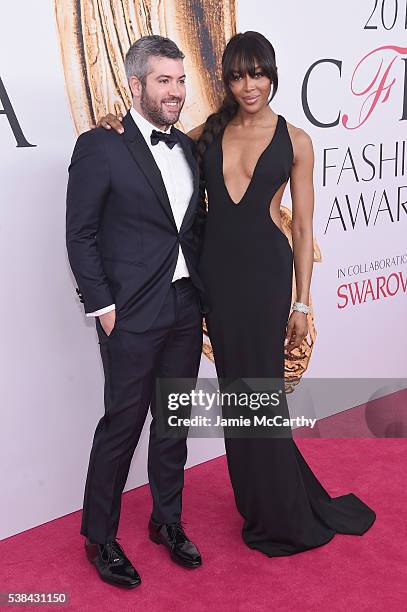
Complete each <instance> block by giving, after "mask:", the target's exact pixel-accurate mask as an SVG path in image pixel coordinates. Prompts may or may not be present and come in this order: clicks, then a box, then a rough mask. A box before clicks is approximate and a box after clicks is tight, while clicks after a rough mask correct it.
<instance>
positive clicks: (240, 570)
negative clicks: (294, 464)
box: [0, 439, 407, 612]
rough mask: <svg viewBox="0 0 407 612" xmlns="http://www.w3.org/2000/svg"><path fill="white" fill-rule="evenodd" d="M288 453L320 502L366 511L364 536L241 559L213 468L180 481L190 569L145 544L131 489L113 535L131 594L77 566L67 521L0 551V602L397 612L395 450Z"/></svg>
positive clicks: (400, 559) (406, 497) (402, 518)
mask: <svg viewBox="0 0 407 612" xmlns="http://www.w3.org/2000/svg"><path fill="white" fill-rule="evenodd" d="M298 445H299V447H300V448H301V451H302V452H303V454H304V456H305V457H306V459H307V461H308V462H309V463H310V465H311V467H312V468H313V470H314V471H315V473H316V474H317V475H318V477H319V478H320V480H321V481H322V483H323V484H324V485H325V486H326V488H327V489H328V491H329V493H330V494H331V495H341V494H343V493H347V492H349V491H352V492H354V493H355V494H357V495H360V496H361V497H362V499H363V500H364V501H365V502H366V503H368V504H369V505H370V506H371V507H372V508H374V510H375V511H376V513H377V519H376V523H375V524H374V525H373V527H372V528H371V530H370V531H369V532H368V533H366V534H365V535H364V536H362V537H357V536H343V535H342V536H341V535H336V536H335V537H334V539H333V540H332V541H331V542H329V543H328V544H327V545H325V546H322V547H321V548H318V549H315V550H312V551H307V552H304V553H301V554H298V555H294V556H292V557H282V558H272V559H270V558H268V557H265V556H264V555H262V554H261V553H259V552H257V551H253V550H249V549H248V548H247V547H246V546H245V545H244V543H243V541H242V540H241V538H240V528H241V519H240V517H239V516H238V514H237V512H236V510H235V506H234V501H233V497H232V492H231V488H230V484H229V481H228V476H227V468H226V463H225V458H224V457H221V458H220V459H215V460H213V461H209V462H207V463H205V464H202V465H200V466H197V467H195V468H192V469H190V470H188V471H187V473H186V490H185V495H184V520H185V521H186V531H187V533H188V534H189V535H190V537H191V539H193V540H194V541H195V542H196V543H197V544H198V546H199V548H200V549H201V552H202V556H203V560H204V564H203V566H202V567H201V568H199V569H197V570H192V571H191V570H186V569H183V568H181V567H178V566H176V565H175V564H173V563H172V562H171V561H170V559H169V557H168V554H167V552H166V550H165V549H164V548H163V547H162V546H156V545H154V544H153V543H151V542H150V541H149V540H148V538H147V532H146V525H147V520H148V516H149V511H150V495H149V490H148V488H147V487H141V488H139V489H135V490H133V491H130V492H129V493H127V494H125V496H124V499H123V508H122V520H121V525H120V533H119V537H120V538H121V543H122V544H123V546H124V548H125V551H126V553H127V554H128V556H129V557H130V559H131V560H132V561H133V562H134V564H135V566H136V568H137V569H138V571H139V572H140V574H141V576H142V580H143V583H142V585H141V586H140V587H139V588H137V589H135V590H133V591H125V590H121V589H120V590H119V589H117V588H115V587H112V586H110V585H107V584H105V583H103V582H102V581H101V580H100V579H99V577H98V575H97V574H96V570H95V569H94V568H93V567H92V566H91V565H90V564H89V563H88V561H87V560H86V558H85V555H84V552H83V539H82V537H81V536H79V535H78V534H79V525H80V513H79V512H76V513H74V514H71V515H69V516H66V517H64V518H62V519H59V520H55V521H52V522H50V523H47V524H46V525H43V526H41V527H37V528H35V529H31V530H29V531H27V532H25V533H22V534H19V535H17V536H14V537H11V538H8V539H7V540H3V541H2V542H0V559H1V574H2V578H1V584H0V591H2V592H4V591H13V592H22V591H25V592H33V591H34V592H39V591H42V592H49V591H52V592H62V591H65V592H67V593H68V594H69V598H70V601H69V604H68V605H66V606H64V609H65V610H66V609H70V610H78V611H79V610H80V611H81V612H82V611H86V610H98V611H99V612H103V611H110V610H115V611H118V612H124V611H127V610H137V611H138V610H142V611H143V612H155V611H164V610H177V611H178V610H179V611H184V610H185V611H186V610H188V611H195V610H196V611H198V610H202V611H203V610H208V609H212V610H213V611H214V612H219V611H223V610H226V611H231V612H232V611H233V612H234V611H239V612H246V611H247V612H255V611H258V610H259V611H260V610H261V611H263V610H290V611H297V610H299V611H308V610H310V611H311V610H312V611H316V610H330V611H331V610H334V611H336V610H337V611H341V612H343V611H344V610H346V611H347V612H353V611H356V610H357V611H358V612H362V611H364V610H366V611H367V610H369V611H371V610H386V611H388V612H390V611H393V610H400V611H401V610H406V608H407V603H406V602H407V524H406V523H407V521H406V519H407V511H406V508H407V487H406V472H407V444H406V440H396V439H387V440H386V439H380V440H372V439H368V440H366V439H364V440H362V439H356V440H350V439H345V440H335V439H329V440H318V439H302V440H299V441H298ZM265 469H269V470H271V469H273V468H272V466H265ZM52 608H57V606H50V609H52ZM7 609H9V610H12V609H16V610H17V609H19V610H21V609H24V610H38V609H39V607H38V606H32V605H30V606H24V607H22V606H18V607H17V606H9V607H7ZM58 609H61V606H59V607H58Z"/></svg>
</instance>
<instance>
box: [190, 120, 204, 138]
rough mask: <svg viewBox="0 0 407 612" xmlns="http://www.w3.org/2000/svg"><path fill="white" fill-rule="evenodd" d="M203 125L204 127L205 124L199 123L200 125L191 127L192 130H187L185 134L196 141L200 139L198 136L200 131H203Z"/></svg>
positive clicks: (200, 134)
mask: <svg viewBox="0 0 407 612" xmlns="http://www.w3.org/2000/svg"><path fill="white" fill-rule="evenodd" d="M204 127H205V124H204V123H201V125H198V126H197V127H195V128H193V129H192V130H190V131H189V132H187V135H188V136H189V137H190V138H192V140H194V141H195V142H197V141H198V140H199V139H200V137H201V136H202V132H203V129H204Z"/></svg>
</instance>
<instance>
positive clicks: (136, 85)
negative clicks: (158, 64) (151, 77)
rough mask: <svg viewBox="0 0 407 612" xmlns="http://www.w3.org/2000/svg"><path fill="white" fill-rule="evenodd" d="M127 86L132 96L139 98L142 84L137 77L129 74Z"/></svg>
mask: <svg viewBox="0 0 407 612" xmlns="http://www.w3.org/2000/svg"><path fill="white" fill-rule="evenodd" d="M129 87H130V91H131V93H132V95H133V97H135V98H139V97H140V96H141V90H142V85H141V81H140V79H139V78H138V77H136V76H131V77H130V78H129Z"/></svg>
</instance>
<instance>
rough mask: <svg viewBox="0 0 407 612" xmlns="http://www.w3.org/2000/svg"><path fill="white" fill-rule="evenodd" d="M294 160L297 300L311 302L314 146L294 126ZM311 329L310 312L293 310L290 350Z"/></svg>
mask: <svg viewBox="0 0 407 612" xmlns="http://www.w3.org/2000/svg"><path fill="white" fill-rule="evenodd" d="M289 131H290V136H291V141H292V144H293V150H294V162H293V167H292V170H291V176H290V189H291V199H292V240H293V253H294V268H295V280H296V294H297V295H296V300H295V301H297V302H302V303H304V304H306V305H309V296H310V285H311V276H312V267H313V263H314V245H313V229H312V217H313V212H314V185H313V171H314V150H313V146H312V141H311V138H310V137H309V136H308V134H307V133H306V132H304V130H301V129H298V128H293V127H292V126H290V130H289ZM307 333H308V324H307V315H306V314H304V313H302V312H298V311H293V312H292V313H291V315H290V318H289V321H288V325H287V336H286V345H288V346H287V348H288V350H292V349H294V348H296V347H299V346H300V345H301V343H302V341H303V339H304V338H305V336H306V335H307Z"/></svg>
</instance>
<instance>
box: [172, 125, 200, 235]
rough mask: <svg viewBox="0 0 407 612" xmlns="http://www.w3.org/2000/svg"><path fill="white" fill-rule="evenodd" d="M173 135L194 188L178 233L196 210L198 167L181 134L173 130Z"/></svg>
mask: <svg viewBox="0 0 407 612" xmlns="http://www.w3.org/2000/svg"><path fill="white" fill-rule="evenodd" d="M175 133H176V136H177V138H178V142H179V144H180V145H181V147H182V150H183V151H184V155H185V158H186V160H187V162H188V164H189V167H190V168H191V172H192V178H193V186H194V191H193V193H192V196H191V199H190V201H189V204H188V208H187V210H186V212H185V215H184V218H183V220H182V223H181V228H180V231H182V229H183V227H184V226H185V225H187V224H188V221H189V220H190V219H191V217H192V216H193V215H194V214H195V212H196V209H197V198H198V192H199V167H198V162H197V161H196V159H195V157H194V156H193V153H192V150H191V147H190V146H189V144H188V142H187V141H186V139H185V138H183V137H182V135H181V133H180V132H179V131H178V130H177V129H175Z"/></svg>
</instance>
